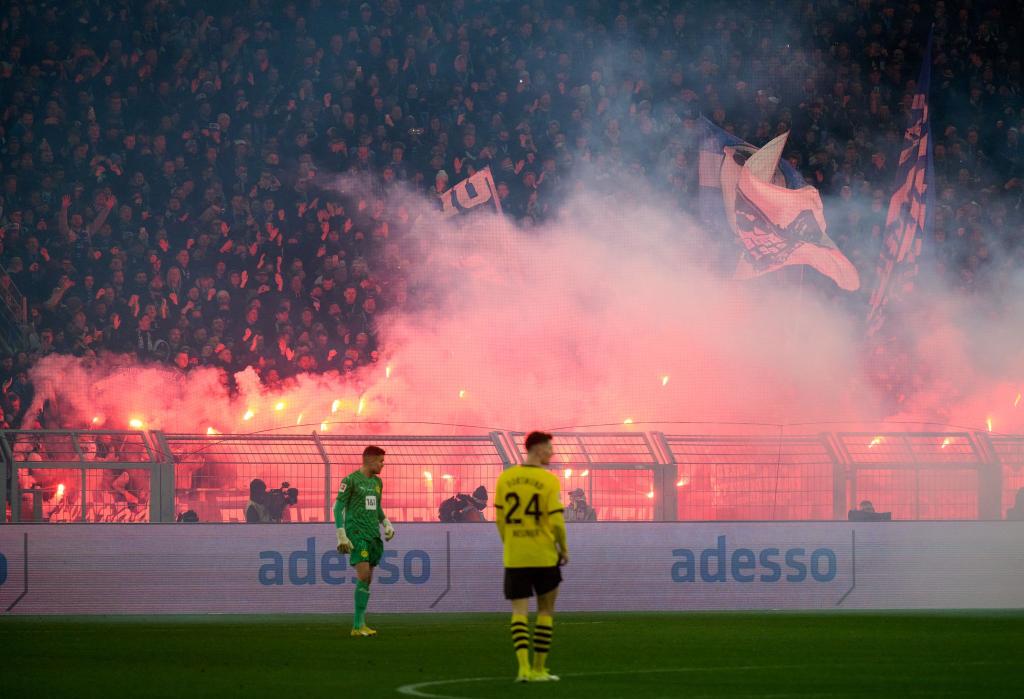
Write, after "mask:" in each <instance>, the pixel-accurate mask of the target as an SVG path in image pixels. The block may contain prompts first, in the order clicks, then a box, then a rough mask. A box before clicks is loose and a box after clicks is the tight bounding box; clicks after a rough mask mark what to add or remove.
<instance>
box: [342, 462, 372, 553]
mask: <svg viewBox="0 0 1024 699" xmlns="http://www.w3.org/2000/svg"><path fill="white" fill-rule="evenodd" d="M383 489H384V483H383V482H382V481H381V479H380V478H379V477H378V476H370V477H366V476H364V475H363V472H362V471H353V472H352V473H350V474H348V475H347V476H345V477H344V478H343V479H342V481H341V487H340V488H338V499H337V500H335V501H334V526H335V527H337V528H339V529H341V528H342V527H344V528H345V533H346V534H348V536H349V538H350V539H352V540H353V541H354V540H355V539H356V538H358V537H367V538H380V522H381V520H382V519H384V508H383V507H381V502H380V500H381V492H382V491H383Z"/></svg>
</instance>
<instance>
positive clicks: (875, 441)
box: [868, 437, 885, 449]
mask: <svg viewBox="0 0 1024 699" xmlns="http://www.w3.org/2000/svg"><path fill="white" fill-rule="evenodd" d="M883 441H885V440H883V439H882V438H881V437H875V438H874V439H872V440H871V443H870V444H868V449H871V448H872V447H876V446H878V445H879V444H881V443H882V442H883Z"/></svg>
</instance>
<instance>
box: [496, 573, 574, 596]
mask: <svg viewBox="0 0 1024 699" xmlns="http://www.w3.org/2000/svg"><path fill="white" fill-rule="evenodd" d="M561 582H562V570H561V569H560V568H559V567H558V566H551V567H549V568H506V569H505V599H523V598H525V597H533V596H534V594H536V595H546V594H547V593H549V592H551V591H552V590H554V589H555V588H557V587H558V585H559V584H560V583H561Z"/></svg>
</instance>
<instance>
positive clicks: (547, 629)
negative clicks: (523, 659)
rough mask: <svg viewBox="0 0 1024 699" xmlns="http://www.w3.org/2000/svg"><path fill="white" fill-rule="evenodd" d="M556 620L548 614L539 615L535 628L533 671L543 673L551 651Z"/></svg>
mask: <svg viewBox="0 0 1024 699" xmlns="http://www.w3.org/2000/svg"><path fill="white" fill-rule="evenodd" d="M554 624H555V620H554V619H553V618H551V617H550V616H548V615H547V614H538V615H537V624H536V625H535V626H534V627H533V671H534V672H543V671H544V663H545V662H546V661H547V658H548V652H549V651H550V650H551V635H552V632H553V630H554V629H553V627H554Z"/></svg>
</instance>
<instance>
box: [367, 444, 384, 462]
mask: <svg viewBox="0 0 1024 699" xmlns="http://www.w3.org/2000/svg"><path fill="white" fill-rule="evenodd" d="M386 453H387V452H385V451H384V450H383V449H381V448H380V447H375V446H373V445H370V446H368V447H366V448H365V449H363V458H364V459H369V458H371V457H374V456H384V454H386Z"/></svg>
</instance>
